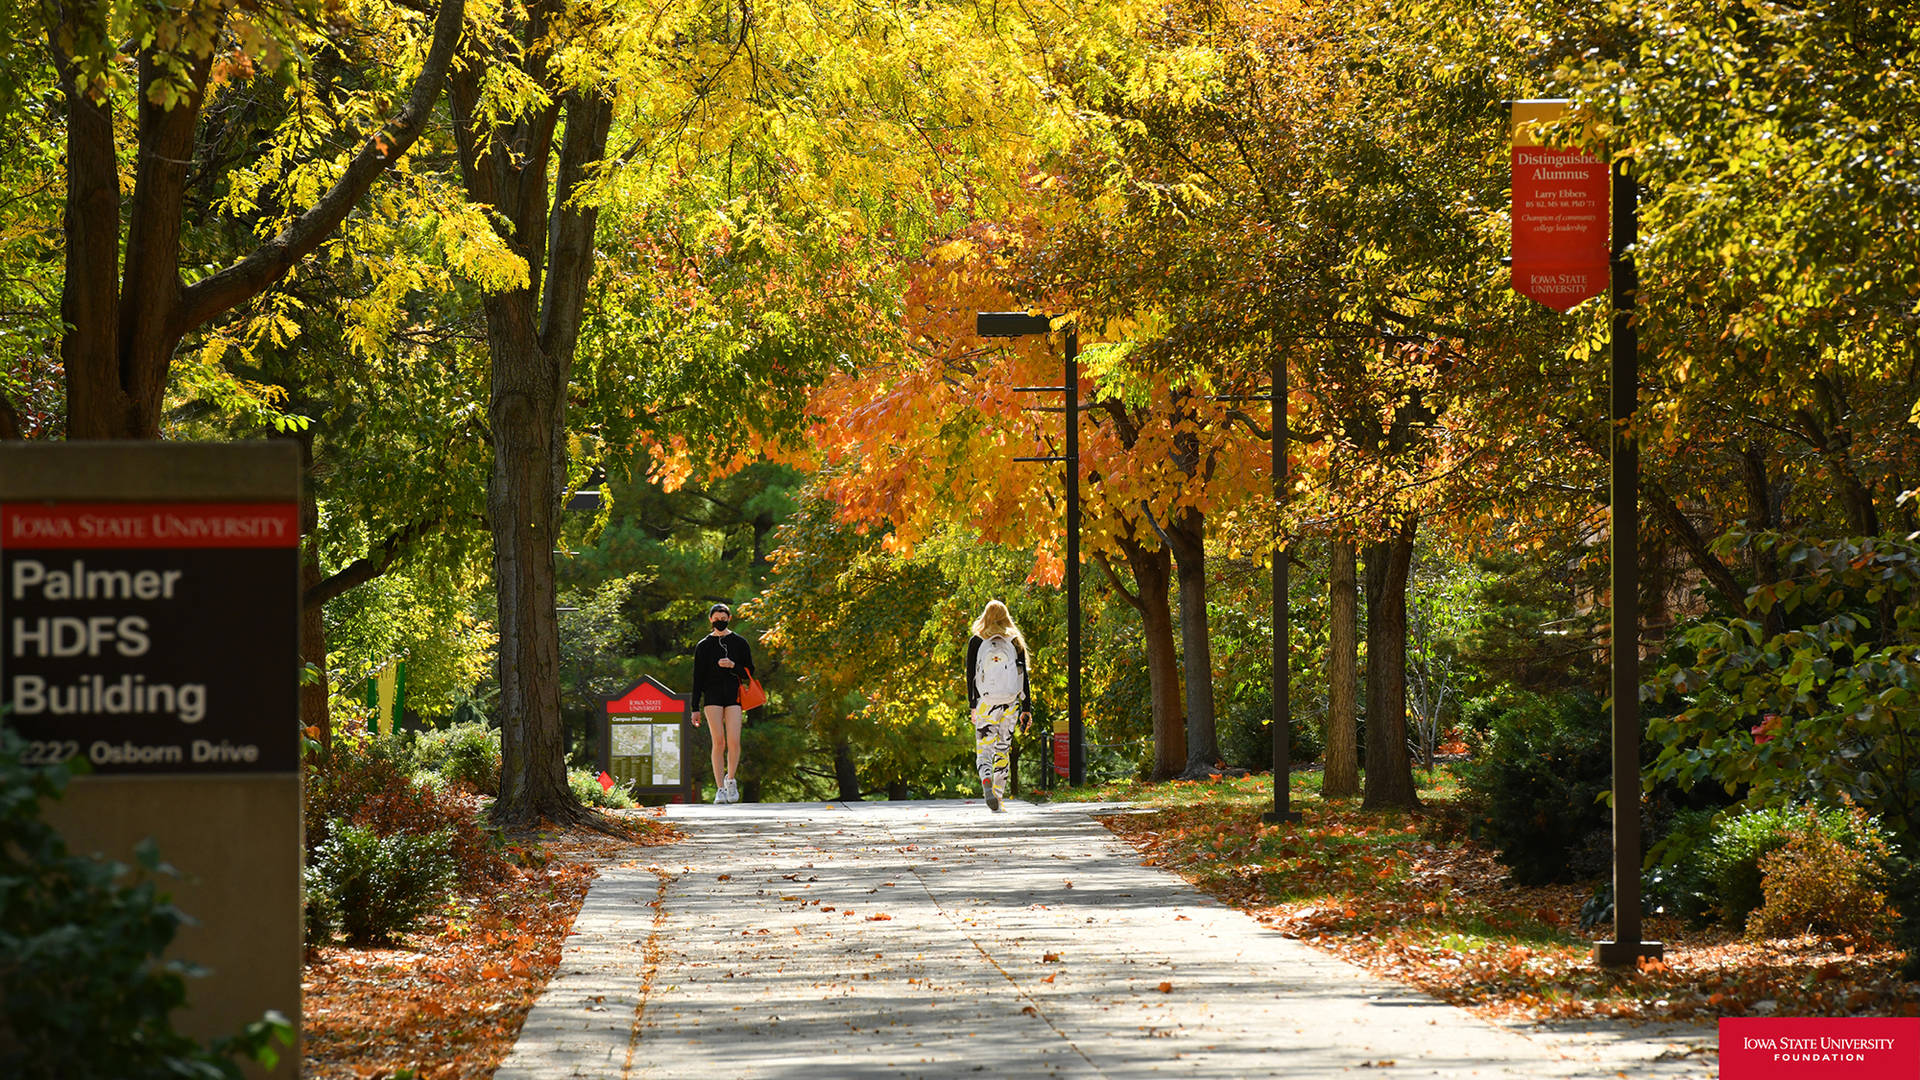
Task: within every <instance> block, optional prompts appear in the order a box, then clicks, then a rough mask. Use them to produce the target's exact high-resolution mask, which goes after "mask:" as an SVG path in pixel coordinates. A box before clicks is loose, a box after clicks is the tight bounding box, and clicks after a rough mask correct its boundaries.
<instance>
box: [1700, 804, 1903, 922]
mask: <svg viewBox="0 0 1920 1080" xmlns="http://www.w3.org/2000/svg"><path fill="white" fill-rule="evenodd" d="M1813 832H1818V833H1820V834H1821V835H1823V836H1825V837H1827V838H1828V839H1830V840H1833V841H1837V842H1839V843H1842V844H1845V845H1849V846H1853V847H1858V848H1860V849H1862V850H1877V851H1878V852H1880V854H1879V855H1878V856H1876V858H1877V859H1878V860H1880V861H1884V860H1885V858H1886V854H1885V853H1886V851H1887V850H1888V848H1887V838H1886V835H1885V833H1884V832H1883V831H1882V830H1881V829H1880V827H1879V825H1878V824H1877V823H1876V822H1874V821H1873V819H1872V818H1870V817H1868V816H1867V815H1865V814H1863V813H1860V812H1858V811H1857V810H1849V809H1835V810H1828V811H1825V812H1816V811H1815V810H1814V809H1812V808H1810V807H1807V806H1795V805H1779V806H1771V807H1763V808H1758V809H1749V810H1745V811H1742V812H1739V813H1736V814H1733V815H1731V816H1729V817H1725V818H1723V819H1721V821H1720V822H1719V823H1718V824H1717V825H1716V826H1715V827H1714V831H1713V837H1712V839H1711V840H1709V841H1708V842H1707V845H1706V847H1705V848H1704V849H1703V850H1702V851H1701V852H1700V859H1701V870H1702V873H1703V874H1704V875H1705V877H1706V879H1707V883H1708V885H1709V886H1710V893H1709V895H1711V896H1712V898H1713V905H1714V907H1715V909H1716V910H1717V911H1718V912H1719V915H1720V918H1721V921H1723V922H1725V923H1726V924H1727V925H1728V926H1740V925H1742V924H1744V923H1746V922H1747V917H1748V916H1749V915H1751V914H1752V913H1753V912H1755V911H1756V910H1758V909H1759V908H1760V906H1761V905H1762V904H1763V903H1764V902H1765V901H1766V892H1765V889H1764V882H1765V877H1766V874H1765V870H1764V866H1763V863H1764V860H1765V859H1766V858H1767V857H1768V856H1770V855H1772V854H1774V853H1776V852H1778V851H1780V850H1782V849H1784V848H1786V847H1787V845H1788V844H1789V843H1791V842H1793V840H1794V838H1795V837H1799V836H1803V835H1806V834H1808V833H1813ZM1801 858H1802V861H1807V860H1813V861H1815V862H1817V863H1818V864H1819V865H1816V866H1814V867H1811V868H1809V869H1808V870H1806V871H1804V872H1807V873H1811V872H1818V871H1819V870H1821V869H1823V868H1824V867H1825V866H1826V865H1827V864H1829V863H1830V862H1831V860H1826V859H1824V858H1822V857H1821V856H1820V855H1819V854H1818V853H1817V852H1813V851H1811V850H1809V851H1807V852H1804V853H1803V854H1802V856H1801ZM1785 872H1787V873H1789V874H1792V873H1795V872H1796V871H1794V870H1793V869H1792V868H1787V869H1786V871H1785ZM1797 903H1799V901H1797V900H1796V901H1794V902H1793V903H1789V902H1788V901H1787V900H1786V899H1785V898H1783V901H1782V908H1781V911H1782V912H1783V913H1787V912H1791V911H1794V910H1798V908H1797V907H1796V906H1795V904H1797Z"/></svg>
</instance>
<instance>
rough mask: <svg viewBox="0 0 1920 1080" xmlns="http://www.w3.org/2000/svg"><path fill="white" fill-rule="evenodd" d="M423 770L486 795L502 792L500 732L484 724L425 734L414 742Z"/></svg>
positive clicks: (417, 758) (450, 727)
mask: <svg viewBox="0 0 1920 1080" xmlns="http://www.w3.org/2000/svg"><path fill="white" fill-rule="evenodd" d="M413 753H414V759H415V760H416V761H417V762H418V763H419V765H420V767H421V768H424V769H430V770H432V771H433V772H435V773H438V774H439V775H440V776H441V777H442V778H443V779H446V780H451V781H455V782H457V783H462V784H465V785H466V786H468V787H470V788H472V789H473V790H474V791H477V792H479V793H480V794H482V795H498V794H499V793H500V733H499V732H498V731H495V730H493V729H492V728H489V727H488V726H487V725H486V724H485V723H484V722H471V721H470V722H467V723H457V724H452V725H449V726H448V727H445V728H440V729H437V730H434V731H423V732H421V733H420V734H419V735H418V736H417V737H416V739H415V742H414V750H413Z"/></svg>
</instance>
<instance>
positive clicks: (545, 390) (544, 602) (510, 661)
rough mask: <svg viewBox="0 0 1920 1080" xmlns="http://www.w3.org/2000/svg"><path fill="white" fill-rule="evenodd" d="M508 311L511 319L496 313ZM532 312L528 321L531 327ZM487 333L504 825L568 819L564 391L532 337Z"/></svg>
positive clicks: (575, 803) (497, 812) (497, 816)
mask: <svg viewBox="0 0 1920 1080" xmlns="http://www.w3.org/2000/svg"><path fill="white" fill-rule="evenodd" d="M487 307H488V309H489V319H488V321H489V323H494V322H496V321H498V322H510V321H513V320H511V314H512V311H511V309H512V307H513V305H508V304H501V303H498V302H497V298H496V300H491V301H489V302H488V304H487ZM496 308H508V309H509V318H508V319H501V320H496V319H494V318H493V317H492V314H493V310H494V309H496ZM530 325H531V319H529V320H528V323H527V326H528V327H530ZM499 329H503V330H506V331H508V333H500V332H497V330H496V331H495V332H490V333H489V334H488V339H489V340H488V347H489V349H490V350H491V352H492V359H493V396H492V401H491V403H490V405H489V408H488V414H489V417H490V419H491V421H492V426H493V474H492V477H491V479H490V482H489V484H488V490H487V524H488V526H489V527H490V529H491V530H492V532H493V567H494V587H495V589H496V590H497V592H498V598H499V615H500V628H499V629H500V644H499V678H500V797H499V798H498V799H497V800H495V802H494V804H493V818H494V820H495V821H496V822H498V823H500V824H503V825H509V824H510V825H515V826H528V825H534V824H537V823H538V822H540V821H541V820H543V819H545V820H552V821H561V822H564V821H571V820H574V819H576V818H579V817H581V816H582V814H583V808H582V807H581V805H580V802H579V800H578V799H576V798H575V797H574V795H573V792H572V790H571V789H570V788H569V787H568V786H567V768H566V756H567V727H566V721H565V718H564V717H563V716H562V715H561V712H560V628H559V621H558V619H557V617H556V616H555V614H554V603H555V599H556V596H555V588H554V576H553V546H554V541H555V539H556V525H557V522H558V518H559V514H558V504H559V498H560V493H559V491H558V490H557V489H556V488H555V485H554V482H553V467H552V462H553V457H554V455H555V454H556V453H558V452H559V450H560V448H559V447H556V446H555V445H554V437H553V434H554V433H553V422H552V417H553V411H554V409H555V408H556V403H557V401H558V400H559V399H560V397H561V387H559V386H557V385H555V384H556V382H557V376H558V374H559V373H557V372H555V371H554V370H553V365H552V364H551V363H549V362H548V360H547V356H546V354H545V353H544V352H543V351H542V350H541V349H540V347H539V345H538V344H537V343H536V342H534V341H531V340H528V337H529V335H520V334H513V333H512V332H511V331H512V330H514V329H515V327H512V326H504V327H500V328H499Z"/></svg>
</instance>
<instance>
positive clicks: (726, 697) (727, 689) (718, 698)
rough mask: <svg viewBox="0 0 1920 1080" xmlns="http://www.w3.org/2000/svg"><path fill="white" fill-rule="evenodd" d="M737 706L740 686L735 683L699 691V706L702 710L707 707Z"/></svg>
mask: <svg viewBox="0 0 1920 1080" xmlns="http://www.w3.org/2000/svg"><path fill="white" fill-rule="evenodd" d="M738 704H740V684H739V683H737V682H734V683H722V684H720V685H718V686H709V687H707V688H706V689H704V690H702V691H700V705H701V707H702V708H705V707H706V706H708V705H738Z"/></svg>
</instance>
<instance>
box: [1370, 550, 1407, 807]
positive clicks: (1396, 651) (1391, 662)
mask: <svg viewBox="0 0 1920 1080" xmlns="http://www.w3.org/2000/svg"><path fill="white" fill-rule="evenodd" d="M1415 526H1416V522H1415V521H1414V519H1412V518H1409V519H1407V520H1406V521H1405V522H1404V523H1402V525H1401V526H1400V529H1399V532H1398V534H1397V535H1395V536H1394V537H1393V539H1391V540H1388V541H1385V542H1382V543H1376V544H1369V545H1367V780H1366V795H1365V797H1364V798H1363V799H1362V800H1361V803H1360V805H1361V807H1362V808H1363V809H1367V810H1378V809H1386V808H1399V809H1407V810H1411V809H1415V808H1417V807H1419V805H1420V798H1419V796H1418V795H1417V794H1416V793H1415V790H1414V786H1413V763H1412V759H1411V757H1410V755H1409V754H1408V753H1407V572H1408V570H1409V569H1410V567H1411V566H1412V563H1413V534H1414V529H1415Z"/></svg>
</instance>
